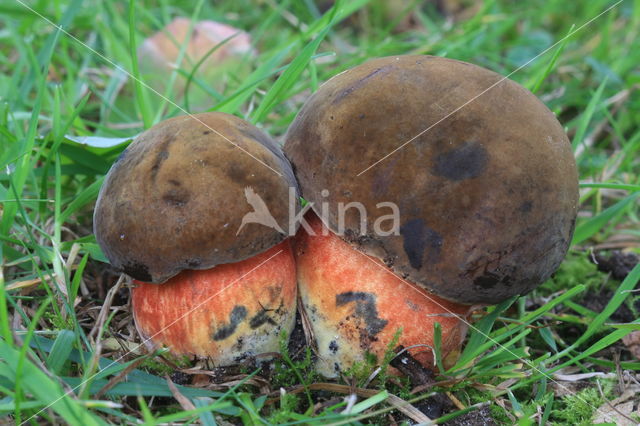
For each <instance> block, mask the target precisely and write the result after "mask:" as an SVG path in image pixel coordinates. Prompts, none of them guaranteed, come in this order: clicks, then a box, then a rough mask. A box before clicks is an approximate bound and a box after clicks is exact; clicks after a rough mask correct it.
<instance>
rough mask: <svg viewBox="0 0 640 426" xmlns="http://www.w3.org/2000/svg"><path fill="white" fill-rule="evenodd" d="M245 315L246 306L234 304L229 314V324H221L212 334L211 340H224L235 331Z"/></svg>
mask: <svg viewBox="0 0 640 426" xmlns="http://www.w3.org/2000/svg"><path fill="white" fill-rule="evenodd" d="M246 317H247V308H245V307H244V306H242V305H236V306H234V307H233V310H231V314H230V315H229V324H227V325H223V326H222V327H220V328H219V329H218V331H216V332H215V333H214V335H213V340H216V341H218V340H224V339H226V338H227V337H229V336H231V335H232V334H233V333H235V331H236V328H237V327H238V324H240V323H241V322H242V321H244V319H245V318H246Z"/></svg>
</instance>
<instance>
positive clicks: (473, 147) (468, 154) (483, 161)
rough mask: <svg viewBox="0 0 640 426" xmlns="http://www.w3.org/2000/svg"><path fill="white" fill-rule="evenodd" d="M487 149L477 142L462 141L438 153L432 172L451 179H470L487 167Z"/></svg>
mask: <svg viewBox="0 0 640 426" xmlns="http://www.w3.org/2000/svg"><path fill="white" fill-rule="evenodd" d="M488 160H489V157H488V154H487V150H486V149H484V147H483V146H482V145H481V144H479V143H478V142H464V143H463V144H461V145H460V146H457V147H456V148H453V149H451V150H449V151H447V152H444V153H442V154H439V155H438V156H437V157H436V159H435V161H434V164H433V167H432V173H433V174H435V175H437V176H443V177H445V178H447V179H451V180H456V181H457V180H464V179H472V178H475V177H478V176H480V175H481V174H482V173H483V172H484V170H485V169H486V167H487V163H488Z"/></svg>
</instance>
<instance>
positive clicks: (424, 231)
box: [285, 56, 578, 367]
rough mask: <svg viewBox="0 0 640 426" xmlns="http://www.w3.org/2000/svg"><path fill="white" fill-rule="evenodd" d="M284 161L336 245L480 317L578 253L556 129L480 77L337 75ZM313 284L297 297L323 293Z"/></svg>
mask: <svg viewBox="0 0 640 426" xmlns="http://www.w3.org/2000/svg"><path fill="white" fill-rule="evenodd" d="M285 154H286V155H287V157H288V158H289V159H290V161H291V163H292V165H293V166H294V170H295V173H296V177H297V179H298V183H299V185H300V188H301V191H302V196H303V197H304V198H305V199H306V200H308V201H309V202H310V204H311V205H312V208H313V209H314V211H315V212H316V213H317V214H318V215H320V216H321V217H322V219H323V221H324V222H325V224H326V225H327V226H328V227H329V228H330V229H331V231H332V232H334V233H336V234H338V235H339V236H340V237H341V238H342V239H344V240H346V241H347V242H348V243H349V244H350V245H351V246H352V247H353V248H354V249H356V250H358V251H360V252H363V253H365V254H367V255H369V256H372V257H374V258H377V259H380V260H381V261H382V262H384V264H385V265H386V266H387V267H389V268H390V269H391V270H392V271H393V272H394V273H395V274H396V275H398V276H399V277H402V278H403V279H405V280H406V281H408V282H411V283H414V284H415V285H416V286H418V287H420V288H422V289H424V290H425V291H426V293H425V294H428V295H429V296H430V297H433V296H438V297H440V298H442V299H446V300H449V301H451V302H455V303H457V304H467V305H474V304H477V305H486V304H493V303H498V302H501V301H503V300H506V299H507V298H509V297H512V296H516V295H522V294H526V293H527V292H529V291H531V290H532V289H534V288H535V287H536V286H538V285H539V284H540V283H542V282H544V281H545V280H546V279H547V278H549V277H550V276H551V274H552V273H553V272H554V271H555V270H556V269H557V267H558V266H559V265H560V263H561V261H562V259H563V258H564V256H565V254H566V251H567V249H568V247H569V244H570V241H571V236H572V233H573V229H574V224H575V219H576V212H577V206H578V178H577V171H576V164H575V161H574V159H573V155H572V151H571V145H570V143H569V141H568V139H567V137H566V135H565V133H564V131H563V129H562V126H561V125H560V123H558V121H557V120H556V118H555V116H554V115H553V113H552V112H550V111H549V110H548V109H547V108H546V107H545V106H544V104H543V103H542V102H540V101H539V100H538V99H537V98H536V97H535V96H534V95H533V94H531V93H530V92H529V91H527V90H526V89H524V88H523V87H521V86H520V85H518V84H517V83H515V82H513V81H511V80H509V79H506V78H504V77H502V76H500V75H499V74H496V73H494V72H492V71H489V70H487V69H484V68H481V67H478V66H475V65H472V64H468V63H465V62H460V61H456V60H451V59H445V58H439V57H432V56H396V57H387V58H380V59H374V60H371V61H369V62H366V63H364V64H362V65H360V66H357V67H355V68H352V69H350V70H348V71H346V72H343V73H341V74H339V75H337V76H335V77H333V78H332V79H330V80H329V81H327V82H326V83H325V84H323V85H322V86H321V87H320V88H319V89H318V91H317V92H316V93H315V94H314V95H313V96H311V98H309V100H308V101H307V102H306V104H305V105H304V106H303V108H302V109H301V111H300V113H299V114H298V116H297V117H296V118H295V120H294V122H293V123H292V125H291V126H290V128H289V130H288V132H287V135H286V142H285ZM357 256H361V253H357V252H356V251H354V254H353V257H357ZM329 257H330V256H329V255H328V254H327V255H324V256H323V258H326V259H328V258H329ZM344 262H351V260H349V259H348V258H346V257H344ZM303 265H304V263H303ZM298 275H299V277H301V276H302V277H304V276H307V275H309V272H308V271H306V270H305V267H304V266H302V267H301V266H300V265H299V267H298ZM309 276H313V275H312V274H311V275H309ZM299 279H300V278H299ZM318 279H320V278H318ZM344 280H345V282H347V281H349V280H351V278H349V277H346V276H345V278H344ZM309 281H310V280H309V279H307V280H301V281H300V292H301V293H302V294H306V293H310V292H311V290H310V288H313V289H314V290H313V291H320V292H325V291H327V290H326V289H325V288H323V286H322V285H320V284H319V283H313V284H311V283H309ZM327 285H328V286H332V285H334V284H328V283H327ZM349 285H350V286H351V287H352V290H351V291H353V292H357V291H359V290H358V289H359V288H360V287H363V286H369V285H371V284H370V283H369V282H363V281H353V280H351V281H350V282H349ZM389 285H392V284H389ZM307 286H308V287H309V288H305V287H307ZM343 288H346V284H345V287H343ZM395 288H396V287H395V286H394V289H395ZM312 299H314V297H313V296H310V297H309V300H312ZM314 303H315V302H314ZM377 303H378V304H382V305H384V304H387V303H388V302H385V301H381V296H378V302H377ZM400 304H401V303H400ZM334 305H335V306H334V309H337V308H339V306H338V304H337V300H336V301H335V303H334ZM316 307H317V306H316ZM310 308H311V309H313V308H314V306H310ZM323 309H324V308H323ZM453 311H454V312H455V310H453ZM324 312H326V309H325V310H324ZM379 315H380V319H381V320H387V317H385V315H387V314H386V313H385V312H383V311H382V310H379ZM425 324H426V326H427V327H429V323H428V322H425ZM410 326H411V327H416V326H420V322H419V321H417V320H416V321H414V322H412V323H411V324H410ZM320 327H325V325H320V323H317V324H316V329H319V328H320ZM408 328H409V325H407V326H405V327H404V330H405V331H404V332H405V333H406V332H407V330H408ZM315 331H316V334H317V330H315ZM423 343H425V344H431V343H430V342H429V341H427V340H425V341H424V342H423ZM320 349H321V352H322V353H321V355H322V356H325V357H330V355H331V354H330V352H328V351H327V349H324V348H320ZM362 349H365V348H362ZM341 367H343V365H341Z"/></svg>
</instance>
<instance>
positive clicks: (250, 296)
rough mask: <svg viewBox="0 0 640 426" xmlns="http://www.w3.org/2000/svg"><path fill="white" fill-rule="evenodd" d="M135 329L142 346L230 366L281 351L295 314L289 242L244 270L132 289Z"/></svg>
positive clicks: (229, 267) (190, 275)
mask: <svg viewBox="0 0 640 426" xmlns="http://www.w3.org/2000/svg"><path fill="white" fill-rule="evenodd" d="M134 283H135V287H134V288H133V290H132V299H131V300H132V306H133V315H134V319H135V323H136V327H137V329H138V332H139V333H140V335H141V337H142V338H143V339H144V340H145V343H146V344H147V345H148V346H151V347H156V346H166V347H168V348H169V349H170V350H171V352H172V353H174V354H176V355H189V356H196V357H199V358H208V359H210V360H211V361H212V362H213V363H214V364H215V365H217V366H225V365H232V364H235V363H238V362H240V361H242V360H244V359H246V358H250V357H255V356H257V355H259V354H263V353H268V352H278V351H279V339H280V335H281V333H282V331H285V332H286V333H287V334H289V333H291V331H292V329H293V326H294V322H295V312H296V268H295V261H294V258H293V253H292V251H291V247H290V243H289V240H286V241H284V242H282V243H280V244H278V245H277V246H275V247H273V248H271V249H269V250H267V251H266V252H264V253H261V254H259V255H257V256H254V257H252V258H250V259H247V260H244V261H242V262H237V263H232V264H224V265H218V266H216V267H214V268H212V269H207V270H198V271H193V270H187V271H183V272H181V273H180V274H178V275H176V276H175V277H173V278H171V279H170V280H169V281H167V282H166V283H164V284H151V283H144V282H140V281H134Z"/></svg>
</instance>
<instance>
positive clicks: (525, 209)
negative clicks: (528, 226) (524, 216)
mask: <svg viewBox="0 0 640 426" xmlns="http://www.w3.org/2000/svg"><path fill="white" fill-rule="evenodd" d="M532 207H533V201H530V200H527V201H525V202H524V203H522V204H520V207H518V210H520V211H521V212H522V213H529V212H530V211H531V208H532Z"/></svg>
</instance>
